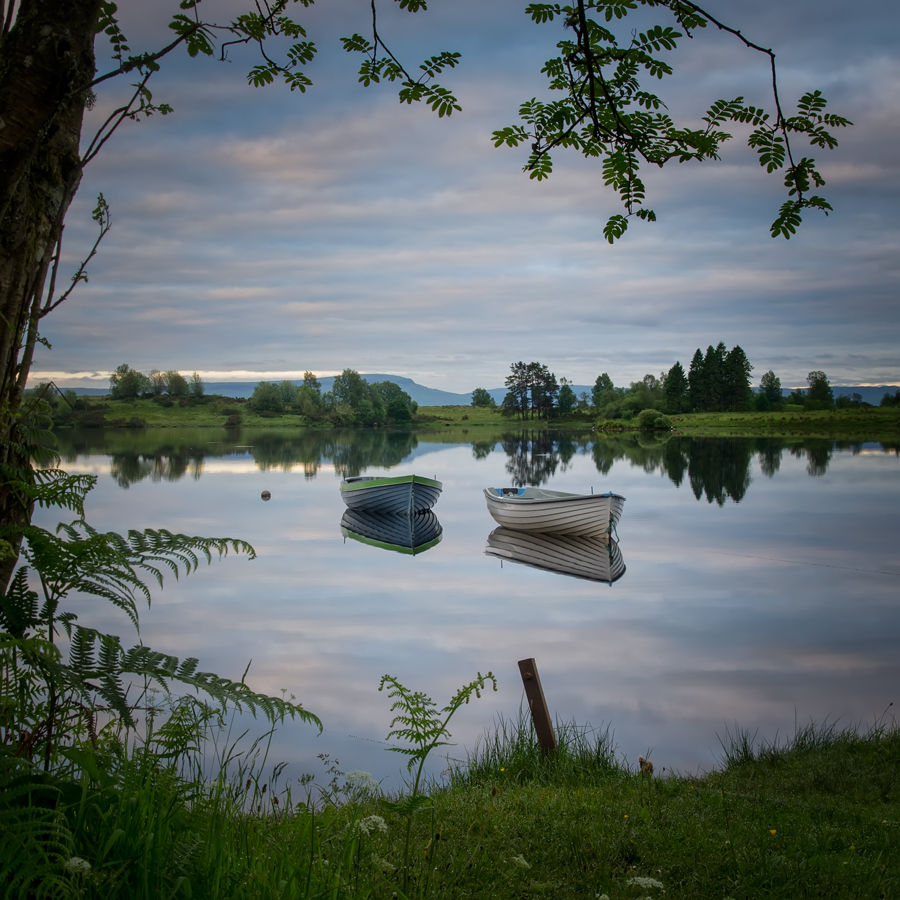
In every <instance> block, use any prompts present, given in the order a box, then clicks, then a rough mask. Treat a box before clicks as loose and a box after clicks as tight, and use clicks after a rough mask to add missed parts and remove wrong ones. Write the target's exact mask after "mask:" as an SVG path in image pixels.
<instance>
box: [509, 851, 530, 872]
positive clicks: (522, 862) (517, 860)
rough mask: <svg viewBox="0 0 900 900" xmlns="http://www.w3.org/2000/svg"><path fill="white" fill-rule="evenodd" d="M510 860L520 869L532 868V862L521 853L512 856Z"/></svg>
mask: <svg viewBox="0 0 900 900" xmlns="http://www.w3.org/2000/svg"><path fill="white" fill-rule="evenodd" d="M509 861H510V862H511V863H512V864H513V865H514V866H518V867H519V868H520V869H530V868H531V864H530V863H529V862H528V861H527V860H526V859H525V857H524V856H522V855H521V854H520V855H519V856H511V857H510V859H509Z"/></svg>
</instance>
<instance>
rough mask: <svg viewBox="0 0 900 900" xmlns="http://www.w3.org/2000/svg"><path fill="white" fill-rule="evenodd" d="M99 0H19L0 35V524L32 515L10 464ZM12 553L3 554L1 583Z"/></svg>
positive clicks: (86, 92)
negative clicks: (1, 471) (0, 475)
mask: <svg viewBox="0 0 900 900" xmlns="http://www.w3.org/2000/svg"><path fill="white" fill-rule="evenodd" d="M100 4H101V0H22V2H21V4H20V6H19V9H18V13H17V15H16V20H15V22H14V24H13V26H12V28H11V29H10V30H9V31H8V32H5V33H3V34H2V35H0V464H2V465H3V466H4V477H3V478H2V479H0V524H2V525H6V526H10V525H11V526H13V527H14V528H15V527H20V526H22V525H26V524H28V523H29V522H30V520H31V505H30V504H29V503H28V502H26V501H24V500H23V498H22V496H21V494H19V493H17V492H16V491H14V490H13V489H12V487H11V485H10V480H11V476H10V472H11V471H12V469H11V468H8V467H14V468H15V469H16V470H18V472H19V473H20V477H22V478H23V479H24V478H27V477H28V472H29V471H30V468H29V466H30V462H31V458H30V453H29V449H28V441H27V439H26V436H25V432H26V430H25V428H24V427H23V421H22V397H23V391H24V389H25V383H26V380H27V377H28V371H29V369H30V366H31V361H32V357H33V353H34V346H35V343H36V341H37V339H38V324H39V321H40V318H41V304H42V302H43V301H44V288H45V283H46V279H47V273H48V272H49V270H50V267H51V264H52V260H53V257H54V254H55V252H56V247H57V245H58V243H59V240H60V237H61V235H62V226H63V220H64V218H65V214H66V211H67V210H68V208H69V205H70V204H71V202H72V199H73V198H74V196H75V192H76V191H77V189H78V185H79V183H80V181H81V171H82V164H81V156H80V153H79V143H80V140H81V126H82V121H83V118H84V110H85V108H86V106H87V105H88V104H89V103H90V102H91V101H92V99H93V95H92V93H91V90H90V85H91V81H92V80H93V77H94V74H95V71H96V65H95V57H94V37H95V29H96V23H97V20H98V17H99V13H100ZM13 543H14V546H16V547H17V545H18V542H17V541H13ZM15 563H16V560H15V559H11V558H9V557H7V558H5V559H0V589H2V590H5V589H6V586H7V584H8V582H9V578H10V576H11V574H12V571H13V568H14V567H15Z"/></svg>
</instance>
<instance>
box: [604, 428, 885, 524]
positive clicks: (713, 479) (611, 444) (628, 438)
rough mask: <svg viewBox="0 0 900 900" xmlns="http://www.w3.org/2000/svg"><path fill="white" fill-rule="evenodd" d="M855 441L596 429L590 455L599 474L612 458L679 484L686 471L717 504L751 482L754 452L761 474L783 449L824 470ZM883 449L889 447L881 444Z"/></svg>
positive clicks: (777, 462)
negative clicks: (837, 452) (600, 431)
mask: <svg viewBox="0 0 900 900" xmlns="http://www.w3.org/2000/svg"><path fill="white" fill-rule="evenodd" d="M861 446H862V445H861V444H860V442H858V441H857V442H846V443H842V442H837V441H830V440H823V439H821V438H806V439H803V440H800V441H791V440H788V439H786V438H768V437H759V438H715V437H651V438H649V439H648V438H645V437H643V436H641V435H638V434H632V433H627V434H621V435H598V436H597V437H596V438H595V440H594V442H593V445H592V447H591V456H592V458H593V460H594V463H595V465H596V466H597V471H598V472H600V474H601V475H606V474H608V473H609V471H610V469H612V467H613V464H614V463H615V462H616V461H617V460H628V461H629V462H630V463H631V464H632V465H634V466H639V467H640V468H642V469H643V470H644V471H645V472H657V471H658V472H662V473H664V474H665V475H667V476H668V477H669V478H670V479H671V480H672V482H673V483H674V484H676V485H680V484H682V482H683V481H684V478H685V475H687V477H688V481H689V483H690V486H691V490H692V491H693V493H694V496H695V497H696V498H697V499H698V500H699V499H700V498H701V497H706V499H707V500H708V501H709V502H710V503H713V502H715V503H718V504H719V506H722V505H723V504H724V503H725V501H726V500H728V499H731V500H733V501H734V502H735V503H739V502H740V501H741V500H742V499H743V497H744V495H745V494H746V493H747V490H748V488H749V487H750V481H751V478H750V464H751V462H752V461H753V458H754V456H755V457H756V458H757V460H758V462H759V467H760V470H761V471H762V473H763V475H766V476H767V477H769V478H772V477H773V476H774V475H775V473H776V472H777V471H778V470H779V468H780V466H781V459H782V456H783V455H784V452H785V451H786V450H787V451H789V452H790V453H791V454H792V455H793V456H795V457H798V458H802V457H803V456H804V455H805V457H806V460H807V465H806V471H807V472H808V473H809V474H810V475H812V476H819V475H824V474H825V472H826V470H827V469H828V465H829V463H830V462H831V458H832V456H833V455H834V451H835V450H848V449H849V450H856V451H857V452H858V451H859V449H860V447H861ZM882 449H883V450H884V451H885V452H891V448H890V447H889V446H887V445H884V444H882Z"/></svg>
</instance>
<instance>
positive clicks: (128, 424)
mask: <svg viewBox="0 0 900 900" xmlns="http://www.w3.org/2000/svg"><path fill="white" fill-rule="evenodd" d="M85 406H86V409H84V410H80V411H77V412H75V413H70V412H69V411H68V410H67V409H66V408H65V407H63V406H62V405H61V404H60V405H59V406H58V407H57V408H58V410H61V411H62V413H63V415H62V416H61V417H60V420H59V425H61V426H63V427H64V426H65V425H66V424H81V425H87V426H93V427H106V428H139V427H147V428H205V427H219V428H221V427H223V426H224V425H225V424H226V422H228V420H229V419H231V421H232V422H235V421H239V423H240V427H241V428H260V427H265V428H268V429H271V428H308V427H328V426H327V425H322V424H321V423H316V422H312V421H310V420H308V419H306V418H305V417H304V416H302V415H300V414H299V413H292V412H285V413H277V414H272V413H268V414H263V415H260V414H257V413H254V412H253V411H252V410H251V409H250V406H249V404H248V403H247V401H246V400H239V399H238V400H235V399H230V398H224V397H222V398H207V399H206V400H205V401H204V402H202V403H196V404H189V403H187V402H185V403H184V404H180V403H170V404H169V405H165V404H162V403H159V402H154V401H152V400H107V399H102V398H90V399H88V400H87V401H86V403H85ZM669 419H670V420H671V422H672V425H673V430H674V433H675V434H684V435H697V436H721V437H739V436H771V437H785V436H795V437H826V438H829V437H830V438H834V439H845V438H846V439H856V440H861V439H865V440H886V441H889V442H894V441H897V440H900V407H886V408H882V407H861V408H858V409H840V410H818V411H806V410H804V409H802V408H801V407H787V408H786V409H784V410H780V411H777V412H765V413H762V412H741V413H689V414H685V415H678V416H670V417H669ZM635 424H636V423H635V421H634V420H631V421H628V420H625V419H617V420H613V421H612V422H606V423H604V425H605V426H606V427H607V428H608V429H609V430H632V429H633V428H634V427H635ZM595 425H596V417H594V416H593V415H591V414H585V413H580V414H576V415H572V416H569V417H566V418H561V419H552V420H549V421H548V420H545V419H537V418H535V419H530V418H529V419H524V420H523V419H518V418H510V419H507V418H506V417H505V416H504V415H502V413H501V412H500V411H499V410H498V409H489V408H485V407H473V406H423V407H419V410H418V413H417V415H416V418H415V421H414V422H413V423H412V424H411V426H406V427H414V428H415V429H416V430H422V429H424V430H435V431H437V430H443V429H445V428H454V429H456V428H465V429H473V428H474V429H481V428H484V429H488V428H490V429H495V430H496V429H502V430H517V429H521V428H528V429H533V428H541V429H542V428H548V427H550V428H563V429H584V428H593V427H594V426H595Z"/></svg>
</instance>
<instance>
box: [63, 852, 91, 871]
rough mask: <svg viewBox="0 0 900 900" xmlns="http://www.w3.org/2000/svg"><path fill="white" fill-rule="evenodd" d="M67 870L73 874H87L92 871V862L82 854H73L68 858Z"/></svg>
mask: <svg viewBox="0 0 900 900" xmlns="http://www.w3.org/2000/svg"><path fill="white" fill-rule="evenodd" d="M66 871H67V872H71V873H72V874H73V875H87V874H88V872H90V871H91V864H90V863H89V862H88V861H87V860H86V859H82V858H81V857H80V856H73V857H72V858H71V859H69V860H66Z"/></svg>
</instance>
